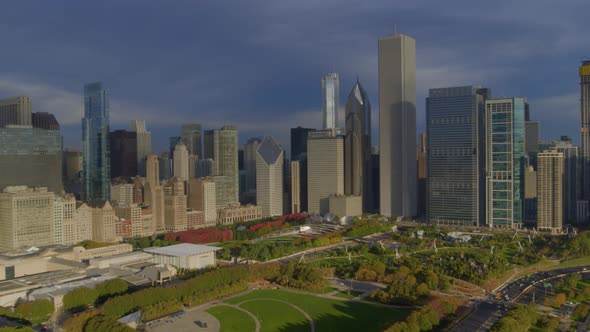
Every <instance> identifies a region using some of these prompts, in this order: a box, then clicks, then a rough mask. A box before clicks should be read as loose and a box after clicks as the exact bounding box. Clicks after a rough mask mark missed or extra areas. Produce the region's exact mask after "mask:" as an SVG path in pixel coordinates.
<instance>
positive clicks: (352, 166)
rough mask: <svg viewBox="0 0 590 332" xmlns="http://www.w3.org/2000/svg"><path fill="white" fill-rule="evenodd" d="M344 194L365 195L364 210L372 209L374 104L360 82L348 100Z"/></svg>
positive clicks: (356, 84) (346, 107) (357, 82)
mask: <svg viewBox="0 0 590 332" xmlns="http://www.w3.org/2000/svg"><path fill="white" fill-rule="evenodd" d="M345 110H346V136H345V138H344V194H345V195H362V196H363V211H367V212H368V211H370V210H371V206H370V204H371V201H372V200H373V198H372V197H371V196H372V195H371V194H372V190H371V103H369V96H368V95H367V92H366V91H365V89H363V87H362V86H361V84H360V83H359V81H358V80H357V81H356V83H355V85H354V87H353V88H352V90H351V91H350V94H349V95H348V99H347V100H346V106H345Z"/></svg>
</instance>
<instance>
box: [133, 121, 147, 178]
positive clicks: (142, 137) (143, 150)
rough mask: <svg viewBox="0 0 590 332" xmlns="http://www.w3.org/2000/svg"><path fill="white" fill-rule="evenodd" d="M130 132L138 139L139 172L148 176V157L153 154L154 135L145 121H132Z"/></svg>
mask: <svg viewBox="0 0 590 332" xmlns="http://www.w3.org/2000/svg"><path fill="white" fill-rule="evenodd" d="M129 131H131V132H134V133H135V136H136V138H137V146H136V148H135V150H136V151H137V172H138V174H139V175H141V176H145V175H146V157H147V156H148V155H149V154H150V153H152V133H150V132H149V131H147V129H146V128H145V121H144V120H132V121H131V122H130V123H129Z"/></svg>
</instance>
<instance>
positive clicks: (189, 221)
mask: <svg viewBox="0 0 590 332" xmlns="http://www.w3.org/2000/svg"><path fill="white" fill-rule="evenodd" d="M209 226H215V223H212V224H211V225H206V224H205V214H204V213H203V211H195V210H190V209H189V210H188V211H187V212H186V228H187V229H198V228H204V227H209Z"/></svg>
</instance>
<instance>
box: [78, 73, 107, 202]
mask: <svg viewBox="0 0 590 332" xmlns="http://www.w3.org/2000/svg"><path fill="white" fill-rule="evenodd" d="M109 121H110V102H109V96H108V92H107V90H106V89H105V88H104V87H103V85H102V83H100V82H97V83H91V84H86V85H85V86H84V118H83V119H82V146H83V149H82V150H83V152H82V154H83V157H82V158H83V171H82V199H84V200H86V201H90V200H95V199H99V200H108V199H110V193H111V188H110V185H111V160H110V158H111V153H110V144H109V133H110V130H109V128H110V127H109Z"/></svg>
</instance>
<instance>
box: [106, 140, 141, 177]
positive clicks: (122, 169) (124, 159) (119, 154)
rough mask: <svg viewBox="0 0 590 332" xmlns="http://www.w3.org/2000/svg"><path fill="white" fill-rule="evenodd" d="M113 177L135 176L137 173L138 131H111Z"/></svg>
mask: <svg viewBox="0 0 590 332" xmlns="http://www.w3.org/2000/svg"><path fill="white" fill-rule="evenodd" d="M110 144H111V150H110V151H111V178H117V177H128V178H130V177H134V176H136V175H137V174H138V173H137V133H135V132H131V131H126V130H115V131H113V132H111V137H110Z"/></svg>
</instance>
